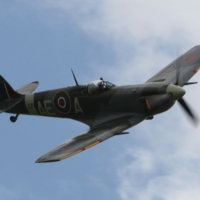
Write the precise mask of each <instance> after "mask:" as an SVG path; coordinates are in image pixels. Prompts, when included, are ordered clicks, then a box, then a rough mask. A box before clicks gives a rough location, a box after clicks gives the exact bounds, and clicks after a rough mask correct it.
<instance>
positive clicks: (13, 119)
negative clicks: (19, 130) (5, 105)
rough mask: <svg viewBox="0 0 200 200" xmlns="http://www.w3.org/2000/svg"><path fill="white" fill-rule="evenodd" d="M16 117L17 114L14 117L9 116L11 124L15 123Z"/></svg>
mask: <svg viewBox="0 0 200 200" xmlns="http://www.w3.org/2000/svg"><path fill="white" fill-rule="evenodd" d="M18 116H19V114H17V115H16V116H11V117H10V121H11V122H13V123H14V122H16V121H17V118H18Z"/></svg>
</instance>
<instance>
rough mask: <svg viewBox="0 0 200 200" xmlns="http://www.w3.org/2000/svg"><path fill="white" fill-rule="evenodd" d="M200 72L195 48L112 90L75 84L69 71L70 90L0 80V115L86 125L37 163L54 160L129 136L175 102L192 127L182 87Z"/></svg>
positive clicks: (105, 86)
mask: <svg viewBox="0 0 200 200" xmlns="http://www.w3.org/2000/svg"><path fill="white" fill-rule="evenodd" d="M199 69H200V46H196V47H194V48H192V49H191V50H189V51H188V52H186V53H185V54H183V55H182V56H180V57H179V58H177V59H176V60H175V61H173V62H172V63H170V64H169V65H168V66H166V67H165V68H164V69H162V70H161V71H160V72H158V73H157V74H156V75H155V76H153V77H152V78H150V79H149V80H148V81H146V83H143V84H138V85H125V86H116V85H115V84H113V83H110V82H108V81H105V80H103V78H100V79H99V80H96V81H93V82H91V83H89V84H86V85H79V84H78V81H77V79H76V77H75V75H74V73H73V71H72V75H73V77H74V80H75V83H76V85H75V86H72V87H65V88H60V89H56V90H49V91H43V92H38V93H33V92H34V91H35V89H36V88H37V87H38V84H39V83H38V82H37V81H36V82H32V83H30V84H28V85H25V86H23V87H22V88H20V89H18V90H16V91H15V90H14V89H13V88H12V87H11V86H10V85H9V83H8V82H7V81H6V80H5V79H4V78H3V77H2V76H0V112H7V113H14V114H15V116H11V117H10V120H11V122H16V121H17V118H18V116H19V115H20V114H24V115H38V116H46V117H59V118H70V119H74V120H77V121H79V122H83V123H85V124H87V125H88V126H89V129H88V130H87V131H85V132H84V133H82V134H80V135H78V136H76V137H74V138H72V139H70V140H68V141H66V142H64V143H63V144H61V145H59V146H58V147H56V148H54V149H52V150H51V151H49V152H47V153H46V154H44V155H43V156H41V157H40V158H39V159H38V160H37V161H36V162H37V163H41V162H54V161H60V160H63V159H66V158H69V157H71V156H73V155H76V154H78V153H80V152H82V151H84V150H87V149H89V148H91V147H93V146H95V145H97V144H99V143H101V142H103V141H105V140H106V139H108V138H111V137H113V136H117V135H124V134H128V132H124V131H125V130H126V129H129V128H130V127H133V126H135V125H137V124H138V123H140V122H142V121H143V120H151V119H153V117H154V115H157V114H160V113H162V112H165V111H167V110H168V109H170V108H171V107H172V106H173V105H174V104H175V102H176V101H177V102H178V103H179V104H180V105H181V107H182V108H183V109H184V111H185V113H186V114H187V115H188V116H189V117H190V119H191V120H192V122H194V123H195V124H196V123H197V118H196V116H195V115H194V114H193V112H192V111H191V109H190V108H189V106H188V105H187V103H186V102H185V100H184V99H183V96H184V95H185V93H186V91H185V90H184V89H183V86H185V85H190V84H195V83H196V82H188V81H189V80H190V79H191V78H192V76H193V75H194V74H195V73H196V72H197V71H198V70H199Z"/></svg>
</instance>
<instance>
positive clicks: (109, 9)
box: [0, 0, 200, 200]
mask: <svg viewBox="0 0 200 200" xmlns="http://www.w3.org/2000/svg"><path fill="white" fill-rule="evenodd" d="M199 6H200V2H199V1H197V0H190V1H189V0H173V1H172V0H168V1H159V0H149V1H144V0H140V1H137V0H101V1H100V0H85V1H81V0H68V1H65V0H57V1H53V0H35V1H30V0H12V1H3V0H0V69H1V70H0V74H1V75H2V76H3V77H4V78H5V79H6V80H7V81H8V82H9V83H10V85H11V86H12V87H13V88H14V89H16V90H17V89H18V88H20V87H21V86H23V85H25V84H27V83H30V82H32V81H39V83H40V85H39V87H38V88H37V90H36V92H39V91H43V90H50V89H55V88H60V87H66V86H69V85H75V82H74V79H73V76H72V74H71V68H73V70H74V73H75V75H76V77H77V80H78V83H80V84H85V83H89V82H92V81H94V80H97V79H99V78H100V77H103V78H104V80H107V81H109V82H112V83H114V84H116V85H127V84H138V83H144V82H145V81H146V80H148V79H149V78H150V77H152V76H153V75H154V74H155V73H157V72H158V71H159V70H161V69H162V68H163V67H165V66H166V65H167V64H169V63H170V62H171V61H173V60H174V59H175V58H176V57H177V56H179V55H181V54H183V53H185V52H186V51H188V50H189V49H191V48H192V47H193V46H196V45H199V44H200V27H199V19H200V13H199ZM198 80H200V74H196V75H195V76H194V77H193V78H192V79H191V81H198ZM185 89H186V95H185V97H184V99H185V100H186V101H187V102H188V103H189V104H190V105H191V107H192V108H193V110H194V112H195V113H196V114H197V115H198V114H199V115H198V116H200V112H199V110H200V106H199V99H198V97H200V88H199V85H192V86H186V87H185ZM10 116H11V115H10V114H6V113H2V114H1V115H0V121H1V123H0V124H1V131H0V158H1V161H0V197H1V200H12V199H20V200H27V199H30V200H36V199H37V200H47V199H48V200H54V199H60V200H64V199H73V200H80V199H82V200H87V199H97V200H105V199H116V200H132V199H137V200H171V199H176V200H189V199H200V190H199V188H200V167H199V166H200V145H199V144H200V128H199V127H194V126H193V125H192V123H191V122H190V120H189V119H188V118H187V116H186V115H185V113H184V112H183V110H182V109H181V108H180V107H179V105H177V104H175V106H174V107H173V108H172V109H171V110H169V111H167V112H166V113H163V114H161V115H157V116H155V117H154V119H153V120H147V121H144V122H142V123H141V124H139V125H137V126H135V127H133V128H131V129H129V130H128V131H129V132H130V134H129V135H125V136H116V137H113V138H111V139H109V140H107V141H105V142H103V143H101V144H99V145H97V146H95V147H93V148H91V149H89V150H87V151H84V152H83V153H80V154H78V155H76V156H73V157H71V158H69V159H67V160H64V161H61V162H57V163H44V164H36V163H35V161H36V160H37V159H38V158H39V157H40V156H41V155H43V154H44V153H46V152H47V151H49V150H50V149H52V148H54V147H55V146H57V145H59V144H61V143H63V142H64V141H66V140H68V139H70V138H73V137H75V136H76V135H78V134H80V133H82V132H84V131H85V130H87V129H88V127H87V126H86V125H84V124H81V123H80V122H76V121H72V120H69V119H56V118H45V117H34V116H22V115H20V116H19V118H18V120H17V122H16V123H11V122H10V120H9V118H10Z"/></svg>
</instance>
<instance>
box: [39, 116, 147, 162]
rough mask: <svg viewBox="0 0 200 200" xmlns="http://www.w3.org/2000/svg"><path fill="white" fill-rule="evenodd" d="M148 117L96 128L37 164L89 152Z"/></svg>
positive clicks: (66, 143) (65, 144)
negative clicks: (85, 151)
mask: <svg viewBox="0 0 200 200" xmlns="http://www.w3.org/2000/svg"><path fill="white" fill-rule="evenodd" d="M146 117H147V116H144V115H139V114H135V115H132V116H126V117H123V118H119V119H116V120H113V121H110V122H108V123H105V124H103V125H100V126H97V127H94V128H91V129H89V130H88V131H86V132H84V133H83V134H81V135H78V136H76V137H74V138H72V139H70V140H68V141H66V142H64V143H63V144H61V145H59V146H58V147H56V148H54V149H53V150H51V151H49V152H47V153H46V154H44V155H43V156H41V157H40V158H39V159H38V160H37V161H36V163H43V162H55V161H61V160H64V159H66V158H69V157H71V156H74V155H76V154H78V153H80V152H82V151H84V150H87V149H89V148H91V147H93V146H95V145H97V144H99V143H101V142H103V141H105V140H107V139H108V138H110V137H112V136H115V135H121V134H127V132H126V133H125V132H123V131H124V130H126V129H128V128H130V127H132V126H134V125H136V124H138V123H140V122H141V121H143V120H144V119H145V118H146Z"/></svg>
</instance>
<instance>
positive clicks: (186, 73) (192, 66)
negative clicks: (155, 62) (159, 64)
mask: <svg viewBox="0 0 200 200" xmlns="http://www.w3.org/2000/svg"><path fill="white" fill-rule="evenodd" d="M199 70H200V45H199V46H196V47H193V48H192V49H191V50H189V51H188V52H186V53H185V54H183V55H181V56H180V57H178V58H177V59H176V60H174V61H173V62H172V63H170V64H169V65H167V66H166V67H165V68H164V69H162V70H161V71H160V72H158V73H157V74H156V75H155V76H153V77H152V78H150V79H149V80H148V81H147V82H168V83H174V84H175V83H176V81H177V73H178V85H180V86H184V85H185V84H186V83H187V82H188V81H189V80H190V79H191V78H192V76H193V75H194V74H196V73H197V71H199Z"/></svg>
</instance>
